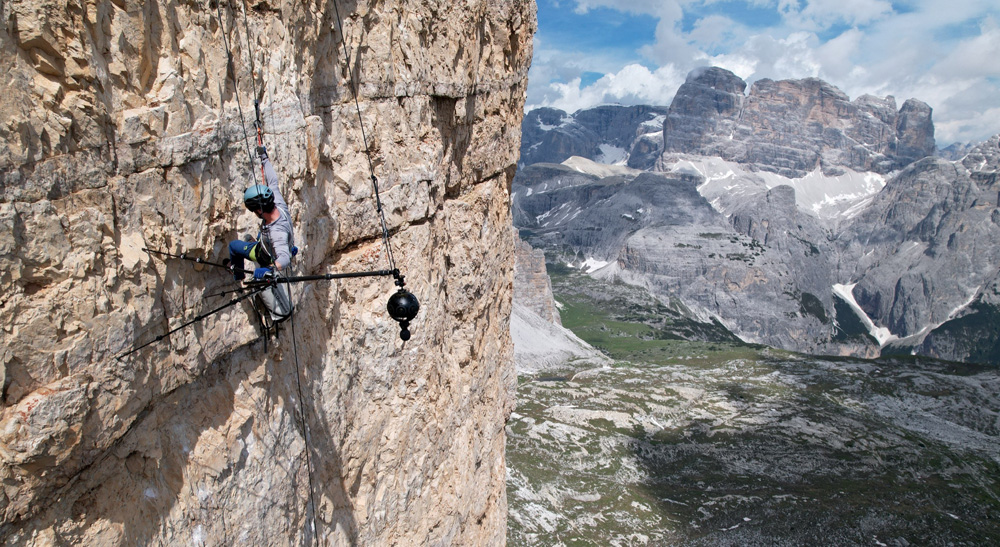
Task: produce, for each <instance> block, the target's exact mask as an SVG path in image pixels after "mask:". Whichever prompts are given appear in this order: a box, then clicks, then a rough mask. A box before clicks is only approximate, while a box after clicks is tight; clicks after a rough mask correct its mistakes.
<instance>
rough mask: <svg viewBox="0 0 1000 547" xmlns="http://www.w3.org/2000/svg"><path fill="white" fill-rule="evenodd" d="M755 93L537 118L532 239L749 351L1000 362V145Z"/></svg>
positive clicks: (782, 94)
mask: <svg viewBox="0 0 1000 547" xmlns="http://www.w3.org/2000/svg"><path fill="white" fill-rule="evenodd" d="M747 88H748V86H747V84H746V82H744V81H743V80H741V79H740V78H739V77H737V76H736V75H734V74H733V73H731V72H729V71H726V70H723V69H720V68H705V69H699V70H696V71H694V72H692V73H691V74H689V76H688V78H687V81H686V82H685V84H684V85H682V86H681V87H680V89H679V90H678V92H677V94H676V96H675V98H674V99H673V102H672V104H671V105H670V106H669V107H659V106H632V107H624V106H601V107H597V108H594V109H589V110H584V111H579V112H576V113H573V114H568V113H565V112H562V111H558V110H554V109H547V108H543V109H536V110H533V111H531V112H529V113H528V114H527V115H526V116H525V118H524V122H523V128H522V144H521V159H520V162H519V167H520V169H519V171H518V174H517V176H516V177H515V179H514V183H513V188H512V192H513V210H514V222H515V225H516V226H517V227H518V228H519V230H520V232H521V235H522V237H523V238H524V239H525V240H526V241H528V242H529V243H530V244H531V245H533V246H535V247H539V248H542V249H544V250H545V251H546V253H547V257H548V260H550V261H554V262H564V263H568V264H572V265H574V266H577V267H580V268H583V269H585V270H586V271H588V272H589V273H590V275H591V276H593V277H596V278H599V279H607V280H620V281H625V282H627V283H630V284H634V285H639V286H642V287H645V288H646V289H648V290H649V291H650V292H651V293H652V294H654V295H656V297H657V298H659V299H660V300H661V301H662V302H664V303H666V304H667V305H669V306H671V307H672V308H674V309H676V310H678V311H681V312H683V313H685V314H688V315H689V316H690V317H691V318H693V319H695V320H698V321H703V322H718V323H721V324H722V325H724V326H725V327H726V328H728V329H729V330H730V331H732V333H734V334H736V335H737V336H739V337H740V338H741V339H743V340H744V341H747V342H753V343H761V344H766V345H771V346H775V347H780V348H785V349H790V350H795V351H802V352H808V353H816V354H836V355H853V356H861V357H874V356H878V355H880V354H887V353H915V354H923V355H929V356H934V357H938V358H943V359H950V360H959V361H972V362H986V363H996V362H998V360H1000V322H998V321H997V320H996V318H997V317H1000V311H998V305H1000V287H998V273H1000V270H998V264H1000V246H997V245H995V244H994V241H995V240H996V239H997V236H1000V210H998V209H997V202H998V193H1000V184H998V172H1000V136H997V137H994V138H992V139H990V140H988V141H987V142H984V143H980V144H978V145H975V146H968V145H960V146H954V147H950V149H948V150H946V151H938V149H937V147H936V145H935V140H934V125H933V121H932V110H931V108H930V107H929V106H928V105H927V104H925V103H923V102H921V101H918V100H915V99H909V100H906V101H905V102H903V104H902V106H899V107H897V103H896V100H895V98H894V97H891V96H889V97H874V96H870V95H863V96H861V97H858V98H856V99H854V100H853V101H852V100H850V98H849V97H848V96H847V95H846V94H844V93H843V92H842V91H840V90H839V89H837V88H836V87H834V86H832V85H830V84H828V83H826V82H823V81H821V80H818V79H815V78H808V79H803V80H782V81H772V80H759V81H757V82H754V83H753V85H751V86H749V89H747ZM959 156H960V157H959Z"/></svg>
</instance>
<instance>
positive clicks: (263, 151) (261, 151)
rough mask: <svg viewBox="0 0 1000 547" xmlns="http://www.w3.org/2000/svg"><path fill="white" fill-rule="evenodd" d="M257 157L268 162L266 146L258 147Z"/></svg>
mask: <svg viewBox="0 0 1000 547" xmlns="http://www.w3.org/2000/svg"><path fill="white" fill-rule="evenodd" d="M257 156H258V157H259V158H260V159H261V161H264V160H266V159H267V148H266V147H264V146H258V147H257Z"/></svg>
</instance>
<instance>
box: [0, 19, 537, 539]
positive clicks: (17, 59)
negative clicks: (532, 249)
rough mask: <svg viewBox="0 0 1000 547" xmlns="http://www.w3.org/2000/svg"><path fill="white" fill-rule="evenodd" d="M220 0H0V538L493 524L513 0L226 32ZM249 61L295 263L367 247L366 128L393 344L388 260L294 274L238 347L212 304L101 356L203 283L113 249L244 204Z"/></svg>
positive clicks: (495, 527)
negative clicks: (405, 318)
mask: <svg viewBox="0 0 1000 547" xmlns="http://www.w3.org/2000/svg"><path fill="white" fill-rule="evenodd" d="M230 6H234V7H235V9H237V10H239V9H240V6H238V5H237V4H231V5H230V4H224V5H223V6H222V22H221V25H220V21H219V20H218V18H217V17H218V15H217V13H218V12H217V10H216V5H215V4H208V3H189V2H177V1H167V2H159V3H148V2H147V3H142V2H135V1H131V0H122V1H118V0H105V1H93V2H86V3H84V4H83V5H80V4H78V3H72V2H65V1H62V0H45V1H34V2H28V1H24V0H13V1H11V2H4V3H3V4H0V15H2V21H3V27H2V30H0V50H2V53H3V55H0V72H2V73H3V74H4V82H5V91H4V93H3V94H2V96H0V120H2V121H0V219H2V220H0V333H2V334H0V338H2V344H0V348H2V349H0V364H2V366H0V371H2V373H0V375H2V378H3V392H2V412H0V486H2V490H0V522H2V523H3V524H2V525H0V539H2V541H3V542H4V543H7V544H24V545H50V544H88V545H125V544H129V545H136V544H138V545H144V544H161V543H162V544H187V543H194V544H208V545H232V544H244V545H274V544H279V545H280V544H311V543H312V542H313V540H314V539H318V543H319V544H327V545H334V544H335V545H348V544H356V545H390V544H400V545H417V544H436V545H447V544H455V545H459V544H462V545H471V544H498V543H502V542H503V541H504V537H505V531H506V524H505V517H506V497H505V486H504V483H505V465H504V433H503V425H504V421H505V419H506V417H507V416H508V415H509V413H510V411H511V408H512V405H513V399H512V395H513V388H514V383H515V371H514V367H513V363H512V353H513V348H512V344H511V341H510V336H509V320H508V318H509V315H510V312H511V293H512V287H511V284H512V278H513V273H512V267H513V253H514V247H513V239H512V237H511V231H510V228H509V226H510V210H509V201H510V194H509V186H510V183H511V179H512V177H513V172H514V164H515V161H516V157H517V153H518V149H519V145H520V132H519V130H518V129H519V126H520V122H521V117H522V108H523V101H524V95H525V85H526V76H527V69H528V65H529V61H530V57H531V37H532V34H533V32H534V30H535V14H534V4H533V3H532V2H530V1H523V0H509V1H500V2H485V1H471V2H466V3H462V4H460V5H459V4H454V3H448V2H435V1H431V0H402V1H392V2H368V1H365V0H362V1H360V2H354V3H348V4H338V5H335V4H334V3H333V2H329V1H326V0H313V1H307V2H293V1H288V0H276V1H259V0H258V1H254V0H251V2H249V6H250V13H248V14H247V15H248V25H249V29H250V34H251V38H250V39H249V40H248V36H247V34H246V32H245V29H244V26H243V17H242V14H241V13H240V12H239V11H237V12H233V11H231V10H232V9H234V8H232V7H230ZM338 6H339V10H340V14H341V15H342V16H343V17H344V18H345V19H344V33H343V35H342V33H341V32H340V31H339V30H338V27H337V24H336V20H337V18H336V14H335V9H334V8H335V7H338ZM224 37H225V39H226V41H228V44H229V46H230V47H231V48H232V52H233V64H232V69H231V70H227V63H226V56H225V46H224ZM248 41H249V43H250V47H249V50H248V48H247V44H248ZM345 43H346V48H347V51H348V55H349V57H350V59H351V63H352V68H353V76H354V77H356V78H357V81H358V82H359V86H358V88H359V91H360V108H361V115H360V120H359V116H358V114H357V112H355V106H354V101H353V97H352V93H351V91H350V89H351V88H350V86H349V85H348V83H347V77H348V71H347V70H346V68H345V64H344V59H343V46H344V44H345ZM251 59H253V61H252V63H253V66H254V67H255V69H256V72H255V73H254V74H251V72H250V65H251V61H250V60H251ZM254 76H256V82H257V86H253V87H255V88H256V89H257V94H258V98H259V99H260V101H261V108H262V118H263V122H264V129H265V132H266V133H265V142H266V144H267V145H268V146H269V150H270V153H271V158H272V159H273V160H274V164H275V166H276V168H277V170H278V172H279V177H280V178H281V183H282V188H283V189H284V190H285V195H286V198H287V199H288V201H289V203H290V205H291V208H292V211H293V220H294V222H295V224H296V227H297V236H298V238H299V245H300V247H301V248H302V250H301V252H300V254H299V256H298V258H297V266H296V273H300V274H313V273H326V272H343V271H357V270H370V269H374V268H381V267H384V265H385V264H386V260H385V258H384V254H383V253H382V249H381V245H380V238H379V230H378V228H377V220H376V215H375V212H374V200H373V196H372V192H371V182H370V180H369V172H368V162H367V160H366V158H365V156H364V153H363V152H364V149H365V144H367V145H368V147H369V148H370V149H371V153H372V156H373V159H374V170H375V173H376V175H378V177H379V179H380V183H381V188H382V202H383V205H384V210H385V213H386V217H387V220H388V225H389V229H390V231H391V232H392V234H393V236H392V244H393V247H394V251H395V257H396V262H397V265H398V266H399V267H400V268H401V269H402V271H403V273H404V274H406V281H407V287H408V288H410V289H411V290H412V291H413V292H414V293H415V294H416V295H417V297H418V298H419V299H420V302H421V306H422V309H421V312H420V314H419V315H418V317H417V319H416V321H415V322H414V325H413V326H412V330H413V338H412V339H411V340H410V341H409V342H407V343H403V342H401V341H400V340H399V337H398V336H397V332H398V327H397V326H396V324H395V323H394V322H392V321H391V320H390V319H389V318H388V317H387V315H386V312H385V307H384V306H385V302H386V298H387V297H388V295H389V294H390V293H391V292H392V291H393V289H394V287H393V286H392V285H391V280H390V279H386V278H376V279H361V280H344V281H338V282H330V283H326V282H324V283H316V284H307V285H297V286H295V288H294V299H295V300H296V301H297V303H298V311H297V314H296V316H295V319H294V323H291V324H286V325H285V328H284V329H283V330H282V331H281V332H280V334H279V336H278V338H277V340H272V341H271V343H270V344H268V345H267V347H266V348H265V346H264V344H263V343H262V342H261V341H260V338H259V333H258V332H257V331H256V330H255V327H254V322H253V321H254V317H253V315H252V313H251V311H250V310H249V308H248V307H246V306H243V305H237V306H234V307H232V308H228V309H227V310H225V311H224V312H222V313H220V314H218V315H214V316H211V317H209V318H207V319H205V320H204V321H202V322H200V323H198V324H197V325H195V326H193V327H190V328H187V329H185V330H182V331H180V332H178V333H176V334H174V335H172V336H171V337H170V338H169V339H166V340H163V341H161V342H159V343H157V344H154V345H152V346H150V347H149V348H147V349H145V350H143V351H141V352H139V353H137V354H135V355H133V356H131V357H128V358H126V359H123V360H121V361H117V360H115V359H114V357H115V356H116V355H118V354H119V353H121V352H122V351H124V350H128V349H130V348H131V347H133V345H135V344H139V343H143V342H146V341H150V340H153V339H154V337H155V336H157V335H159V334H161V333H162V332H164V331H165V330H167V329H168V328H172V327H176V326H179V325H180V324H182V323H183V322H184V320H185V319H190V318H193V317H195V316H196V315H197V314H199V313H201V312H205V311H207V310H209V309H212V308H213V307H215V306H218V305H220V304H221V303H223V302H225V301H226V299H225V298H220V297H211V295H212V294H214V293H218V292H220V291H222V290H226V289H230V288H232V285H231V281H229V280H227V275H226V274H225V272H222V271H220V270H213V269H211V268H202V267H201V266H199V265H195V264H192V263H190V262H183V261H178V260H163V259H161V258H154V257H151V256H149V255H147V254H146V253H144V252H143V251H142V249H143V248H144V247H147V246H148V247H150V248H159V249H164V250H169V251H174V252H181V251H187V252H189V253H191V254H192V255H195V256H201V257H204V258H206V259H210V260H216V261H218V260H221V259H222V258H224V257H225V246H226V244H227V242H228V241H229V240H231V239H234V238H238V237H240V236H241V235H242V234H244V233H246V232H249V231H252V230H253V229H254V228H255V226H256V222H255V220H254V218H253V217H252V216H251V215H250V214H249V213H248V212H247V211H245V210H244V209H243V207H242V204H241V203H240V196H241V194H242V190H243V188H244V187H245V185H246V184H247V182H248V181H249V180H251V173H252V172H253V168H252V167H251V165H250V164H249V162H248V159H247V146H246V143H245V141H244V139H243V137H244V132H243V126H241V124H240V123H239V118H240V112H239V108H238V107H240V108H242V115H243V117H244V119H245V120H246V121H247V122H248V123H249V121H251V119H252V112H253V106H252V100H251V96H252V94H253V91H252V90H251V88H252V86H251V80H252V79H253V77H254ZM234 77H235V78H236V80H237V81H238V85H236V86H235V87H234V83H233V78H234ZM237 99H239V101H240V103H239V104H238V103H237ZM362 128H363V129H364V131H365V133H366V135H367V143H364V142H362V140H361V134H362ZM251 130H252V129H251ZM314 526H315V527H316V528H314Z"/></svg>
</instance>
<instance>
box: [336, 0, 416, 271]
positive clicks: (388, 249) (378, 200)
mask: <svg viewBox="0 0 1000 547" xmlns="http://www.w3.org/2000/svg"><path fill="white" fill-rule="evenodd" d="M337 4H338V2H337V0H334V2H333V10H334V12H335V13H336V15H337V29H338V30H339V32H340V42H341V45H342V46H343V50H344V64H345V65H346V67H347V81H348V82H349V84H350V88H351V94H352V95H354V108H355V110H356V111H357V113H358V125H360V126H361V140H362V141H364V144H365V157H366V158H368V173H369V175H370V176H371V180H372V189H373V190H374V192H375V210H376V212H378V216H379V222H380V224H381V228H382V243H383V245H384V246H385V253H386V257H387V259H388V261H389V269H390V270H395V269H396V259H395V258H394V257H393V254H392V244H391V243H390V241H389V228H388V226H387V224H386V222H385V211H384V210H383V208H382V196H381V195H380V194H379V187H378V178H377V177H376V176H375V165H374V163H373V162H372V152H371V148H369V147H368V136H367V135H366V134H365V122H364V119H363V118H362V116H361V104H360V103H359V102H358V88H357V83H356V82H355V81H354V70H353V69H352V68H351V57H350V54H349V53H348V52H347V35H345V34H344V21H343V19H341V17H340V8H339V7H338V6H337ZM396 284H397V285H399V286H400V287H402V277H401V276H397V278H396Z"/></svg>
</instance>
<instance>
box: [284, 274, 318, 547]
mask: <svg viewBox="0 0 1000 547" xmlns="http://www.w3.org/2000/svg"><path fill="white" fill-rule="evenodd" d="M287 288H288V303H289V305H290V306H292V309H293V311H292V316H291V317H290V318H289V320H290V321H291V323H292V354H293V355H295V387H296V389H297V390H298V393H299V422H300V424H301V425H302V433H303V435H304V436H305V441H306V447H305V453H306V471H307V474H308V476H309V505H310V511H311V512H312V525H313V545H319V525H318V523H317V521H316V498H315V495H314V494H313V490H314V488H313V480H314V479H313V466H312V458H311V457H310V455H309V451H310V449H311V448H312V435H310V434H309V425H308V424H307V423H306V414H305V402H304V400H303V398H302V380H301V378H300V377H301V376H302V374H301V370H300V368H299V348H298V344H297V343H296V341H295V311H294V306H293V305H292V286H291V284H288V285H287ZM274 290H279V287H278V286H277V285H275V287H274Z"/></svg>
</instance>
